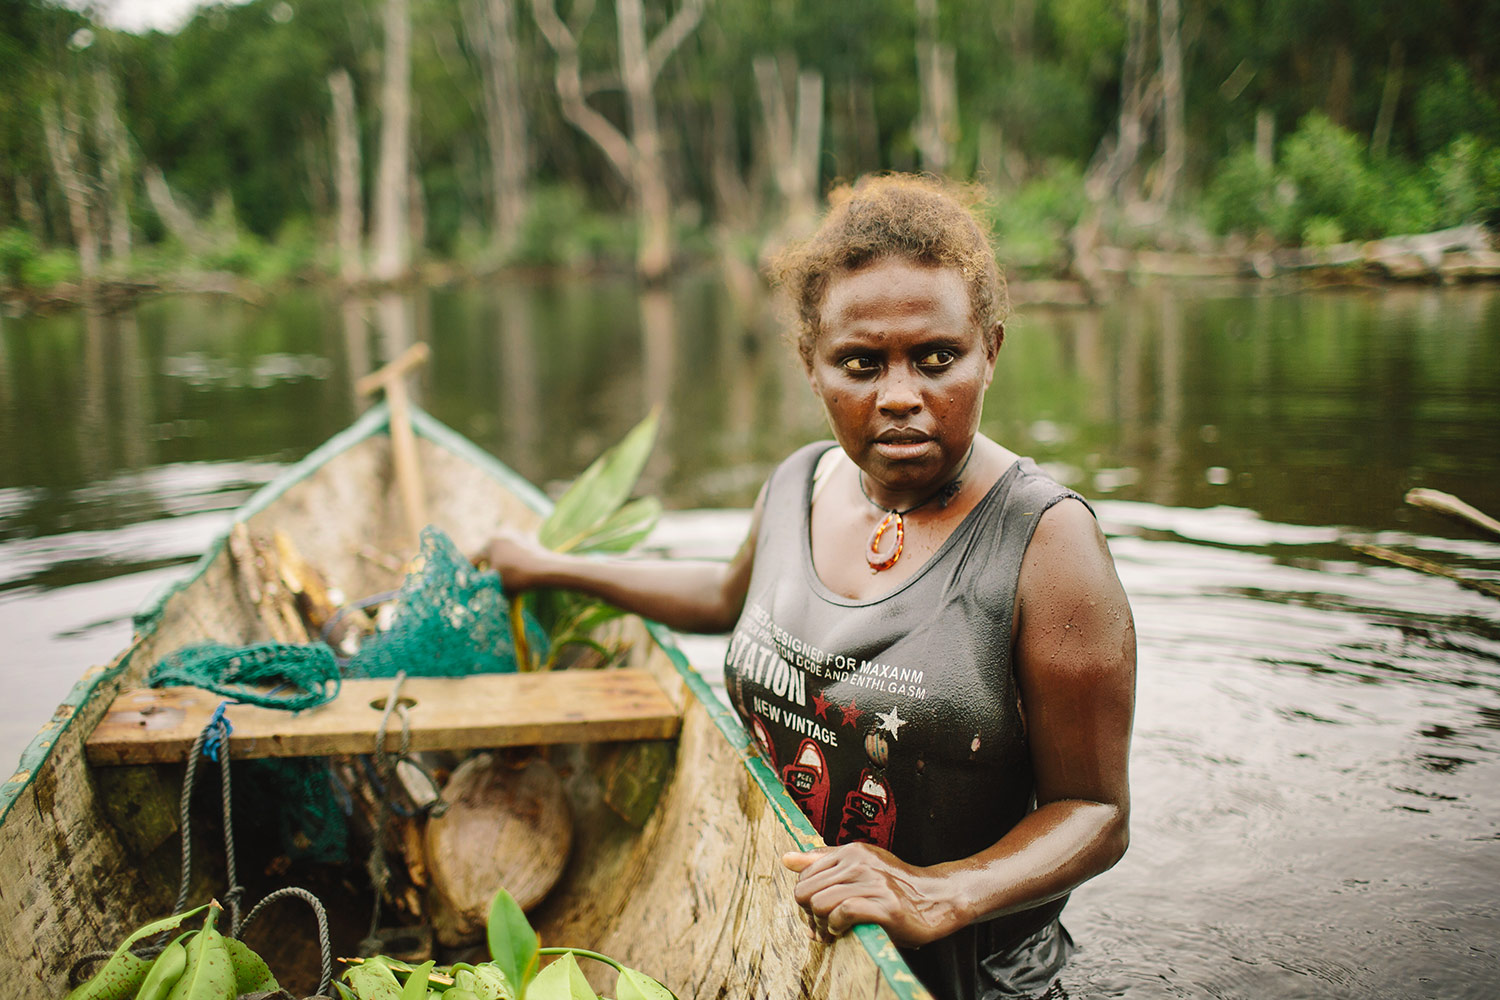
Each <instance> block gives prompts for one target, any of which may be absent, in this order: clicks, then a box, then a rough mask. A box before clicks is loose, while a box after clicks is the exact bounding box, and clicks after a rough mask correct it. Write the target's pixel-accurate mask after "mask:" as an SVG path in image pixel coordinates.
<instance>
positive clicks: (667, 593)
mask: <svg viewBox="0 0 1500 1000" xmlns="http://www.w3.org/2000/svg"><path fill="white" fill-rule="evenodd" d="M764 496H765V491H764V490H762V491H761V496H760V497H757V498H756V501H755V509H754V512H753V513H752V515H751V518H750V533H749V535H748V536H747V537H746V538H745V541H744V542H743V543H742V544H741V545H740V548H739V551H738V552H736V553H735V555H734V558H733V559H731V560H730V561H729V562H727V563H723V562H710V561H707V560H687V559H619V558H614V559H601V558H597V557H593V556H580V555H568V554H563V553H558V552H553V551H551V550H549V549H546V548H544V547H543V546H541V545H540V544H539V543H538V542H537V541H536V539H534V538H531V537H529V536H527V535H523V534H521V533H520V532H515V531H506V532H502V533H501V534H500V535H498V536H496V537H495V538H493V539H491V540H490V542H489V544H487V545H486V546H485V547H484V549H483V550H482V551H481V552H480V554H479V557H478V560H476V561H482V562H487V563H489V565H490V566H491V567H492V568H494V569H495V570H497V571H498V572H499V573H500V580H501V583H502V584H503V585H504V587H505V590H506V592H507V593H511V594H516V593H520V592H522V591H526V590H535V589H538V588H555V589H561V590H577V591H581V592H583V593H585V594H590V595H592V596H594V597H597V598H599V599H601V600H604V601H608V602H609V603H610V604H613V605H615V606H616V607H618V608H622V609H624V610H625V611H629V612H631V613H632V614H638V615H641V616H642V617H645V618H649V619H651V620H652V621H658V622H661V623H662V624H663V625H666V626H667V627H668V628H673V629H676V630H678V631H679V632H703V633H710V634H712V633H719V632H728V631H729V630H730V629H732V628H734V623H735V622H737V621H739V617H740V611H741V610H742V609H743V608H744V606H745V594H746V593H747V592H748V591H749V588H750V570H751V569H752V567H753V565H754V562H755V539H756V536H757V535H758V534H759V533H760V515H761V502H762V500H763V498H764Z"/></svg>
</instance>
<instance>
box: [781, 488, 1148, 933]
mask: <svg viewBox="0 0 1500 1000" xmlns="http://www.w3.org/2000/svg"><path fill="white" fill-rule="evenodd" d="M1015 635H1016V639H1015V657H1016V660H1015V662H1016V675H1017V678H1018V679H1019V681H1020V686H1021V700H1022V706H1023V709H1024V713H1025V719H1026V727H1027V741H1028V743H1029V745H1030V749H1031V759H1032V766H1033V768H1034V771H1035V777H1036V796H1037V808H1036V810H1035V811H1033V812H1032V813H1030V814H1029V815H1027V816H1026V818H1025V819H1023V820H1022V821H1021V822H1020V823H1018V824H1017V825H1016V826H1015V827H1013V828H1012V829H1011V830H1010V831H1009V832H1008V833H1006V834H1005V836H1003V837H1002V838H1001V839H1000V840H999V841H997V842H996V843H995V844H994V845H993V846H991V847H990V848H988V849H986V850H984V851H981V852H980V853H979V854H976V855H974V856H972V857H968V858H963V859H960V860H958V861H952V862H947V863H944V864H939V865H933V866H931V867H926V868H922V867H917V866H914V865H908V864H906V863H905V862H902V861H900V860H898V859H897V858H896V857H895V856H894V855H892V854H891V853H890V852H889V851H885V850H882V849H880V848H878V847H874V846H871V845H869V844H847V845H844V846H841V847H835V848H824V849H822V850H818V851H809V852H798V853H792V854H788V855H786V856H785V857H784V858H783V863H784V864H786V865H787V867H789V868H791V869H793V870H794V871H798V872H800V873H801V877H800V878H799V880H798V883H797V890H796V896H797V901H798V902H799V903H801V904H802V905H803V906H805V907H807V908H808V909H809V910H811V911H812V913H813V914H814V915H815V916H817V917H819V918H820V919H822V920H825V921H826V922H827V927H828V931H829V933H831V934H839V933H842V932H843V931H845V930H848V929H849V928H850V927H852V926H853V925H855V924H857V923H876V924H880V925H882V926H883V927H885V929H886V930H887V931H888V932H889V933H890V935H891V938H892V939H893V940H894V941H895V942H896V943H897V944H900V945H903V946H915V945H921V944H925V943H927V942H928V941H934V940H937V939H938V938H941V937H946V936H947V935H949V934H951V933H953V932H954V931H955V930H958V929H959V928H960V927H963V926H966V925H968V924H970V923H973V922H975V921H977V920H983V919H986V918H989V917H998V916H1002V915H1004V914H1007V913H1013V912H1016V911H1018V910H1023V909H1028V908H1030V907H1033V906H1037V905H1039V904H1041V903H1044V902H1046V901H1048V900H1051V899H1056V898H1057V897H1059V896H1061V895H1063V894H1065V893H1067V892H1069V891H1071V890H1072V889H1073V888H1075V887H1076V886H1078V885H1079V884H1080V883H1082V882H1084V881H1086V880H1087V879H1090V878H1092V877H1093V876H1095V875H1097V874H1099V873H1100V872H1102V871H1105V870H1106V869H1108V868H1109V867H1110V866H1112V865H1113V864H1114V863H1115V862H1116V861H1118V860H1119V859H1120V857H1121V855H1123V854H1124V853H1125V847H1126V844H1127V843H1128V842H1129V819H1130V791H1129V781H1128V767H1127V762H1128V756H1129V750H1130V729H1131V719H1132V716H1133V713H1134V706H1135V624H1134V621H1133V620H1132V618H1131V615H1130V605H1129V603H1128V602H1127V600H1126V598H1125V591H1124V589H1123V588H1122V587H1121V586H1120V581H1119V578H1118V577H1117V576H1116V575H1115V568H1114V562H1113V560H1112V559H1111V558H1110V555H1109V548H1108V546H1107V545H1106V544H1105V541H1104V535H1103V533H1102V532H1101V531H1100V530H1099V526H1098V524H1097V522H1095V520H1094V518H1093V516H1092V515H1091V514H1090V513H1089V511H1088V509H1087V508H1086V507H1084V505H1083V504H1082V503H1080V502H1078V501H1076V500H1064V501H1061V502H1060V503H1057V504H1055V505H1054V506H1053V507H1052V508H1050V509H1049V510H1048V511H1047V512H1046V514H1044V515H1043V516H1042V519H1041V521H1040V523H1039V524H1038V525H1037V528H1036V533H1035V534H1034V535H1033V537H1032V541H1031V544H1030V545H1029V546H1028V547H1027V550H1026V557H1025V559H1024V560H1023V562H1022V567H1021V578H1020V582H1019V585H1018V588H1017V614H1016V632H1015Z"/></svg>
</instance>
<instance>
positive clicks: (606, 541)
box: [574, 497, 661, 552]
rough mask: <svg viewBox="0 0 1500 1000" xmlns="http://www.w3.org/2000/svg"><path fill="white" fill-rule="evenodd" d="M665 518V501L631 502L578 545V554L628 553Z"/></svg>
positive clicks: (652, 498) (650, 499) (648, 498)
mask: <svg viewBox="0 0 1500 1000" xmlns="http://www.w3.org/2000/svg"><path fill="white" fill-rule="evenodd" d="M660 517H661V501H660V500H658V499H656V497H639V498H637V499H635V500H632V501H630V502H629V503H627V504H626V505H625V506H623V507H621V508H620V509H619V510H617V511H615V512H614V513H613V514H611V515H609V517H607V518H605V519H604V520H603V522H601V523H600V524H599V526H598V527H597V528H595V529H594V530H593V531H592V532H591V533H590V534H589V536H588V537H587V538H585V539H584V540H583V541H581V542H579V543H578V544H577V545H576V546H574V550H575V551H577V552H628V551H629V550H630V549H632V548H634V547H635V546H636V545H637V544H638V543H640V542H641V541H643V540H644V539H645V538H646V536H647V535H649V534H651V529H652V528H654V527H656V522H657V520H658V519H659V518H660Z"/></svg>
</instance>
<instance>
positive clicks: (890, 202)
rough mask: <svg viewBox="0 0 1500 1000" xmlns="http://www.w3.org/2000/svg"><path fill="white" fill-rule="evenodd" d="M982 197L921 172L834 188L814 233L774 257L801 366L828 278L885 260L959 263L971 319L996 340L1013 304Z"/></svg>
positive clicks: (814, 335) (808, 356) (817, 325)
mask: <svg viewBox="0 0 1500 1000" xmlns="http://www.w3.org/2000/svg"><path fill="white" fill-rule="evenodd" d="M979 201H980V194H979V191H978V189H977V188H975V187H960V186H959V185H956V184H953V183H951V182H948V181H942V180H939V179H937V178H934V177H927V176H922V175H917V174H879V175H873V176H866V177H862V178H860V180H859V181H857V182H856V183H855V184H854V185H852V186H850V185H848V184H842V185H840V186H838V187H837V188H835V189H834V190H833V191H831V192H829V195H828V214H827V215H825V216H824V217H823V222H822V224H821V225H820V226H819V227H818V230H817V232H815V233H813V235H812V236H811V237H809V238H808V239H807V240H805V241H803V242H801V243H796V244H793V245H792V246H790V247H788V248H787V249H786V250H784V251H782V252H781V253H780V254H778V255H777V256H776V258H775V259H774V260H773V261H771V270H772V273H773V274H774V276H775V277H776V279H777V281H778V282H779V283H780V284H781V285H782V286H783V287H785V288H786V290H787V292H788V293H789V294H790V295H791V298H792V302H793V303H794V304H795V306H796V309H797V327H798V329H797V337H796V344H797V351H798V353H799V354H801V355H802V361H803V363H804V364H808V365H811V363H812V357H813V346H814V345H815V344H816V343H817V339H818V334H819V333H820V332H821V327H822V310H823V299H824V296H825V295H826V294H827V292H828V284H829V282H830V281H831V280H832V278H833V277H834V276H835V275H836V274H838V272H840V271H854V270H858V269H859V268H861V267H864V266H865V265H866V264H870V263H873V262H875V261H876V260H879V259H880V258H882V257H897V258H900V259H902V260H906V261H910V262H911V263H913V264H923V265H927V266H932V267H956V268H958V271H959V273H960V274H961V275H963V279H964V284H965V285H966V286H967V287H968V289H969V306H970V311H971V313H972V316H973V320H974V322H975V323H976V324H977V325H978V327H979V329H980V331H981V332H982V333H983V334H984V335H985V337H986V338H992V337H993V336H994V331H995V329H996V325H997V324H999V323H1003V322H1004V321H1005V317H1006V315H1007V314H1008V312H1009V305H1010V303H1009V301H1008V299H1007V297H1006V293H1005V279H1004V278H1003V277H1001V274H1000V268H999V266H998V265H997V264H996V263H995V250H994V247H993V246H992V245H991V243H990V238H989V235H988V228H987V226H986V225H985V224H984V222H983V221H982V219H981V218H980V216H979V215H978V213H977V211H976V209H977V206H978V204H979Z"/></svg>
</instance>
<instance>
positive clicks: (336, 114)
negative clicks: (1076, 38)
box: [328, 69, 365, 283]
mask: <svg viewBox="0 0 1500 1000" xmlns="http://www.w3.org/2000/svg"><path fill="white" fill-rule="evenodd" d="M328 92H329V93H330V94H331V95H332V97H333V149H334V171H333V185H334V188H335V189H336V190H337V191H338V203H339V214H338V220H339V221H338V242H339V274H340V275H341V276H342V277H343V279H344V280H345V281H347V282H350V283H353V282H357V281H361V280H363V278H364V271H365V268H364V228H365V219H364V208H363V206H362V203H361V198H360V183H359V170H360V167H359V161H360V157H359V126H358V124H357V123H358V117H357V115H356V112H355V105H354V81H353V79H351V78H350V76H349V71H348V70H344V69H337V70H334V71H333V72H332V73H330V74H328Z"/></svg>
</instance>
